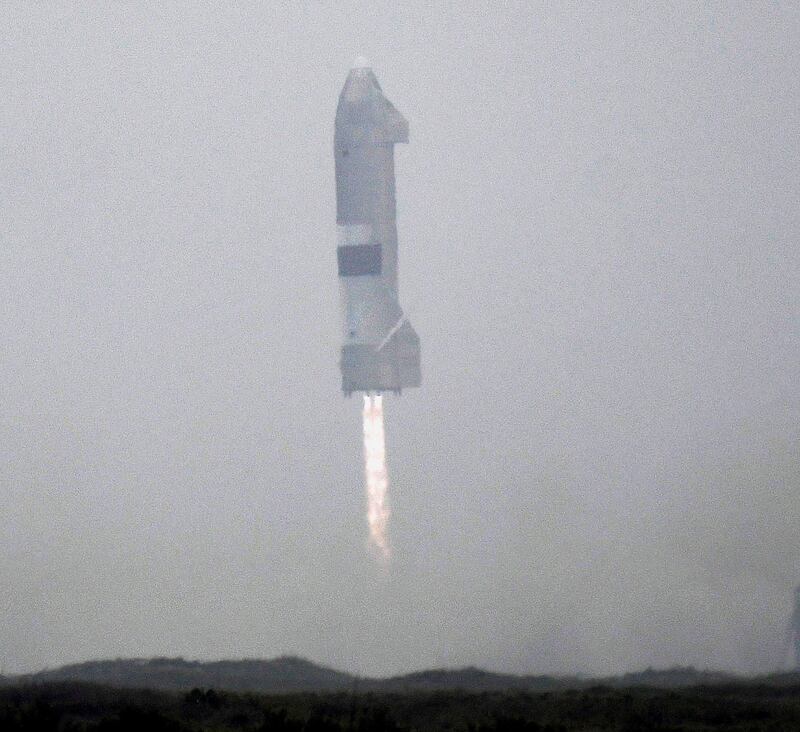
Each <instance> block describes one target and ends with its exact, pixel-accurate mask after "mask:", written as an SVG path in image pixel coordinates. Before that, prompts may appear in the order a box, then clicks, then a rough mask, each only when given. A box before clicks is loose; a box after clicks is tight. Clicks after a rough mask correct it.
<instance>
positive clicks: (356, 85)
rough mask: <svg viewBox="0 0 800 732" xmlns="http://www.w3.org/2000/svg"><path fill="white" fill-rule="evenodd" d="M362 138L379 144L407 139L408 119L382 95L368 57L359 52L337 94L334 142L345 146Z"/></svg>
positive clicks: (348, 146)
mask: <svg viewBox="0 0 800 732" xmlns="http://www.w3.org/2000/svg"><path fill="white" fill-rule="evenodd" d="M366 138H370V139H372V140H373V141H374V142H376V143H379V144H383V143H387V142H408V122H406V120H405V118H404V117H403V115H402V114H400V112H398V111H397V110H396V109H395V108H394V106H393V105H392V103H391V102H390V101H389V100H388V99H387V98H386V97H385V96H383V90H382V89H381V85H380V84H379V83H378V79H377V78H376V77H375V74H374V73H373V71H372V68H371V67H370V65H369V61H367V59H365V58H364V57H363V56H359V57H358V58H357V59H356V60H355V62H354V64H353V68H352V69H350V73H349V74H348V75H347V80H346V81H345V83H344V88H343V89H342V93H341V94H340V95H339V105H338V106H337V108H336V141H337V142H336V144H337V147H339V146H340V147H342V148H343V149H344V148H347V149H349V148H351V147H353V146H354V145H355V144H357V143H358V142H359V141H362V140H364V139H366Z"/></svg>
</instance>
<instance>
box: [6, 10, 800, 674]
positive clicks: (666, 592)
mask: <svg viewBox="0 0 800 732" xmlns="http://www.w3.org/2000/svg"><path fill="white" fill-rule="evenodd" d="M3 16H4V22H3V24H2V29H0V66H1V67H2V74H1V75H0V79H1V81H0V90H1V91H2V97H1V99H0V132H2V136H1V137H0V288H2V294H1V296H0V297H1V298H2V307H1V308H0V613H2V617H1V618H0V665H2V670H3V671H5V672H6V673H8V672H22V671H28V670H35V669H39V668H42V667H44V666H50V667H52V666H55V665H57V664H61V663H65V662H71V661H79V660H86V659H90V658H99V657H112V658H113V657H118V656H125V657H126V656H152V655H182V656H184V657H186V658H199V659H212V658H239V657H272V656H275V655H279V654H296V655H301V656H305V657H308V658H310V659H313V660H315V661H317V662H321V663H325V664H330V665H333V666H336V667H339V668H342V669H345V670H350V671H357V672H361V673H369V674H389V673H395V672H401V671H407V670H411V669H418V668H423V667H430V666H440V665H447V666H454V665H467V664H475V665H480V666H483V667H486V668H490V669H496V670H504V671H514V672H532V673H540V672H541V673H545V672H549V673H563V672H579V673H592V674H606V673H615V672H622V671H625V670H631V669H637V668H643V667H646V666H650V665H652V666H658V667H664V666H670V665H674V664H682V665H683V664H693V665H695V666H698V667H702V668H705V667H712V668H720V669H729V670H735V671H740V672H761V671H768V670H772V669H774V668H776V667H777V666H778V665H779V664H780V663H781V662H782V658H781V656H782V644H783V641H784V633H785V630H786V623H787V621H788V617H789V612H790V603H791V598H792V594H793V588H794V585H795V584H796V583H798V582H800V539H799V536H800V528H799V527H800V484H799V483H798V481H800V442H799V438H800V435H799V434H798V432H800V429H799V427H798V426H799V425H800V379H798V361H800V330H799V329H798V319H799V318H800V252H799V251H798V235H799V234H800V7H799V6H798V5H797V4H795V3H792V2H788V1H787V2H760V3H756V2H738V3H737V2H723V1H722V0H720V1H719V2H702V3H701V2H694V3H664V4H656V3H650V2H647V3H641V4H631V3H624V4H623V3H620V4H611V3H597V4H589V3H582V2H576V3H562V2H548V3H529V2H516V3H514V2H510V3H498V4H491V3H490V4H487V3H484V2H466V1H465V2H459V3H427V2H403V3H401V2H376V1H375V0H369V1H367V0H364V2H336V3H333V2H316V1H313V2H312V1H311V0H307V1H305V2H286V3H283V4H279V3H260V2H251V3H237V4H233V3H222V4H218V5H214V4H206V3H194V2H185V3H170V2H168V3H164V2H147V3H145V2H137V3H94V2H74V3H29V2H8V3H5V4H4V5H3ZM359 54H364V55H365V56H367V57H368V58H369V59H370V61H371V62H372V66H373V68H374V70H375V73H376V75H377V77H378V79H379V80H380V82H381V84H382V87H383V89H384V91H385V93H386V95H387V97H388V98H389V99H390V100H392V102H393V103H394V104H395V106H396V107H397V108H398V109H399V110H401V111H402V112H403V113H404V115H405V116H406V117H407V119H408V120H409V123H410V129H411V141H410V144H409V145H399V146H398V147H397V150H396V168H397V197H398V230H399V240H400V299H401V303H402V304H403V307H404V308H405V310H406V312H407V313H408V315H409V317H410V319H411V321H412V322H413V323H414V326H415V327H416V329H417V331H418V332H419V334H420V337H421V339H422V353H423V386H422V388H420V389H416V390H410V391H408V392H407V393H404V394H403V395H402V397H400V398H397V397H393V396H389V397H387V399H386V404H385V407H386V412H387V425H386V431H387V441H388V445H387V447H388V457H389V471H390V480H391V485H390V499H391V506H392V519H391V525H390V533H391V541H392V545H393V551H394V558H393V562H392V566H391V569H390V570H389V571H388V572H387V571H384V570H383V569H382V568H381V566H380V564H379V563H377V562H376V561H375V558H374V556H373V555H371V554H370V552H369V551H368V548H367V545H366V537H367V528H366V522H365V517H364V505H365V498H364V480H363V465H362V455H361V434H360V430H361V423H360V419H361V417H360V407H361V404H360V399H359V397H358V395H356V396H355V397H354V398H351V399H349V400H348V399H345V398H344V397H343V396H342V394H341V392H340V376H339V370H338V366H337V361H338V357H339V347H340V340H339V339H340V326H339V322H340V313H339V293H338V283H337V278H336V253H335V247H336V204H335V189H334V171H333V149H332V146H333V119H334V113H335V108H336V101H337V97H338V94H339V91H340V89H341V86H342V84H343V82H344V80H345V78H346V76H347V72H348V70H349V68H350V65H351V63H352V61H353V59H354V58H355V57H356V56H357V55H359Z"/></svg>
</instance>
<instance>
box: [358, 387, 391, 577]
mask: <svg viewBox="0 0 800 732" xmlns="http://www.w3.org/2000/svg"><path fill="white" fill-rule="evenodd" d="M364 473H365V476H366V479H367V523H368V524H369V540H370V543H371V544H372V545H373V546H374V547H375V548H376V549H377V550H378V551H379V552H380V555H381V557H382V559H383V560H384V561H386V562H388V561H389V559H390V558H391V548H390V547H389V537H388V536H387V527H388V523H389V505H388V502H387V495H386V494H387V490H388V488H389V475H388V473H387V471H386V442H385V438H384V432H383V397H382V396H381V395H380V394H376V395H375V396H371V395H370V394H364Z"/></svg>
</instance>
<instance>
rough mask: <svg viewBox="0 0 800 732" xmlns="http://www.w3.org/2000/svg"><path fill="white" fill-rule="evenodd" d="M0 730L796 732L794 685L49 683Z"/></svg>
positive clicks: (14, 695)
mask: <svg viewBox="0 0 800 732" xmlns="http://www.w3.org/2000/svg"><path fill="white" fill-rule="evenodd" d="M0 730H2V731H3V732H34V731H35V732H40V731H41V732H203V731H208V732H212V731H214V732H228V731H230V732H234V731H245V732H340V731H345V730H347V731H349V732H412V731H423V730H424V731H430V732H436V731H437V730H448V731H450V732H556V731H563V732H569V731H571V730H624V731H632V730H662V731H664V732H666V731H667V730H740V731H742V732H744V731H745V730H747V731H751V730H800V685H765V684H736V685H718V686H702V687H695V688H685V689H669V690H667V689H657V688H642V687H637V688H630V689H613V688H609V687H594V688H591V689H576V690H568V691H553V692H540V693H532V692H506V693H500V692H486V693H468V692H454V691H436V692H417V693H406V694H403V693H390V694H375V693H347V692H337V693H329V694H307V693H302V694H288V695H280V696H278V695H272V696H268V695H255V694H238V693H232V692H225V691H219V690H216V689H201V688H196V689H192V690H191V691H189V692H182V693H178V692H156V691H146V690H131V689H114V688H110V687H103V686H96V685H92V684H77V683H49V684H39V685H28V686H16V687H6V688H3V689H0Z"/></svg>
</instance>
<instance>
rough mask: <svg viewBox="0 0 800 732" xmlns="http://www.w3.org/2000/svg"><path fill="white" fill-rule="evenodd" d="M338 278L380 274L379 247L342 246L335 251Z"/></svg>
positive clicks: (366, 245) (374, 245)
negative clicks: (337, 263) (337, 262)
mask: <svg viewBox="0 0 800 732" xmlns="http://www.w3.org/2000/svg"><path fill="white" fill-rule="evenodd" d="M336 258H337V259H338V260H339V277H361V276H363V275H379V274H380V273H381V245H380V244H363V245H360V246H344V247H339V248H338V249H337V250H336Z"/></svg>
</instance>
